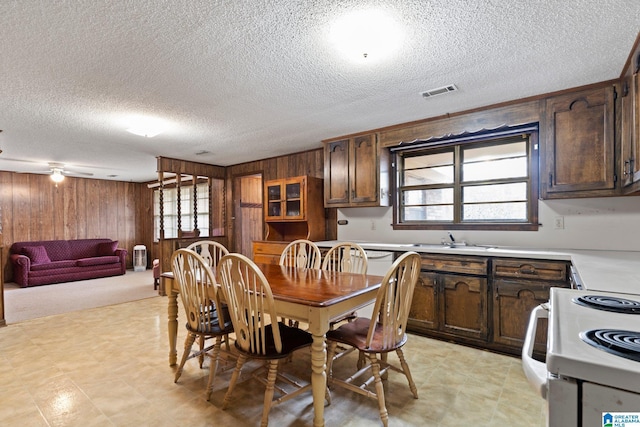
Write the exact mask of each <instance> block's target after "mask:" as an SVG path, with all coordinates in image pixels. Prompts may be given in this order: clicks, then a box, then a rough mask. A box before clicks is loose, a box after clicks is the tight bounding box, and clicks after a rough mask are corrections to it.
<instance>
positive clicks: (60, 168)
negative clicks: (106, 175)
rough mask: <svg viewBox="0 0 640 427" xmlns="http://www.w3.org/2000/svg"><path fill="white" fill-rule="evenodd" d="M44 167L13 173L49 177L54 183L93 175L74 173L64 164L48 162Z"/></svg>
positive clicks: (4, 159) (14, 160) (29, 162)
mask: <svg viewBox="0 0 640 427" xmlns="http://www.w3.org/2000/svg"><path fill="white" fill-rule="evenodd" d="M0 152H1V151H0ZM0 160H2V161H11V162H20V163H27V164H34V163H38V164H42V163H44V162H38V161H34V160H25V159H11V158H7V157H1V158H0ZM46 165H47V166H48V169H45V170H22V171H15V172H16V173H37V174H47V175H51V179H52V180H53V181H54V182H56V183H58V182H62V181H63V180H64V177H65V176H87V177H88V176H93V174H92V173H90V172H80V171H75V170H73V169H69V167H68V166H66V165H65V164H64V163H59V162H48V163H46ZM43 166H44V165H43Z"/></svg>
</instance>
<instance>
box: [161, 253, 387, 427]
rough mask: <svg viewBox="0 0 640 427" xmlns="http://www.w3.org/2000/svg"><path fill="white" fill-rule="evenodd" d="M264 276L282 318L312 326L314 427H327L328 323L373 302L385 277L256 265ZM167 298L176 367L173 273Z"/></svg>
mask: <svg viewBox="0 0 640 427" xmlns="http://www.w3.org/2000/svg"><path fill="white" fill-rule="evenodd" d="M257 266H258V268H260V270H261V271H262V272H263V273H264V275H265V277H266V278H267V281H268V282H269V286H270V287H271V292H272V293H273V298H274V300H275V305H276V311H277V313H278V316H281V317H282V318H286V319H292V320H297V321H299V322H304V323H306V324H307V325H308V329H307V330H308V331H309V333H311V335H312V337H313V343H312V345H311V389H312V393H313V407H314V419H313V425H314V426H324V399H325V390H326V387H327V377H326V373H325V369H326V362H327V343H326V333H327V331H328V330H329V327H330V323H331V322H332V321H333V320H336V319H338V318H340V317H341V315H344V314H346V313H351V312H353V311H355V310H358V309H361V308H363V307H365V306H367V305H369V304H371V303H372V302H373V301H375V298H376V294H377V291H378V289H379V288H380V283H381V282H382V279H383V277H382V276H372V275H363V274H355V273H342V272H335V271H326V270H318V269H311V268H294V267H286V266H281V265H278V264H257ZM161 280H162V281H163V285H162V286H163V287H164V289H165V291H166V294H167V297H168V300H169V301H168V316H169V320H168V333H169V364H170V365H171V366H173V365H175V364H176V362H177V355H178V353H177V351H176V337H177V334H178V301H177V296H178V294H179V291H180V290H179V289H178V286H177V284H176V283H175V281H174V280H173V273H172V272H165V273H162V274H161Z"/></svg>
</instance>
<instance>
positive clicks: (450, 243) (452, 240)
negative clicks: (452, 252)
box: [442, 231, 456, 248]
mask: <svg viewBox="0 0 640 427" xmlns="http://www.w3.org/2000/svg"><path fill="white" fill-rule="evenodd" d="M447 234H448V235H449V240H451V241H450V242H447V239H446V238H444V237H443V238H442V245H443V246H449V247H452V248H453V247H454V246H455V245H456V239H454V238H453V234H451V232H450V231H448V232H447Z"/></svg>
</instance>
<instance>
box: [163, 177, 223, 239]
mask: <svg viewBox="0 0 640 427" xmlns="http://www.w3.org/2000/svg"><path fill="white" fill-rule="evenodd" d="M162 196H163V197H162V200H163V204H164V210H163V212H164V237H165V239H171V238H176V237H178V190H177V188H164V189H163V194H162ZM196 199H197V200H196V201H197V204H198V209H197V212H198V224H197V225H198V229H199V230H200V236H210V234H209V205H210V203H209V185H208V184H207V183H206V182H205V183H201V184H197V185H196ZM180 212H181V227H182V229H183V230H193V229H194V228H195V223H194V215H193V187H192V186H183V187H181V188H180ZM153 228H154V236H155V238H156V239H159V236H160V190H155V191H154V192H153Z"/></svg>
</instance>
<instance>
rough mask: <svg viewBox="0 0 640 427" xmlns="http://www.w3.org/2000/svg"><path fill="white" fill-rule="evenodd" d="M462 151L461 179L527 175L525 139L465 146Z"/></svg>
mask: <svg viewBox="0 0 640 427" xmlns="http://www.w3.org/2000/svg"><path fill="white" fill-rule="evenodd" d="M462 151H463V153H462V156H463V164H462V179H463V181H466V182H468V181H486V180H489V179H500V178H515V177H526V176H527V143H526V141H518V142H511V143H503V144H495V145H486V146H483V147H474V148H465V149H463V150H462Z"/></svg>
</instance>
